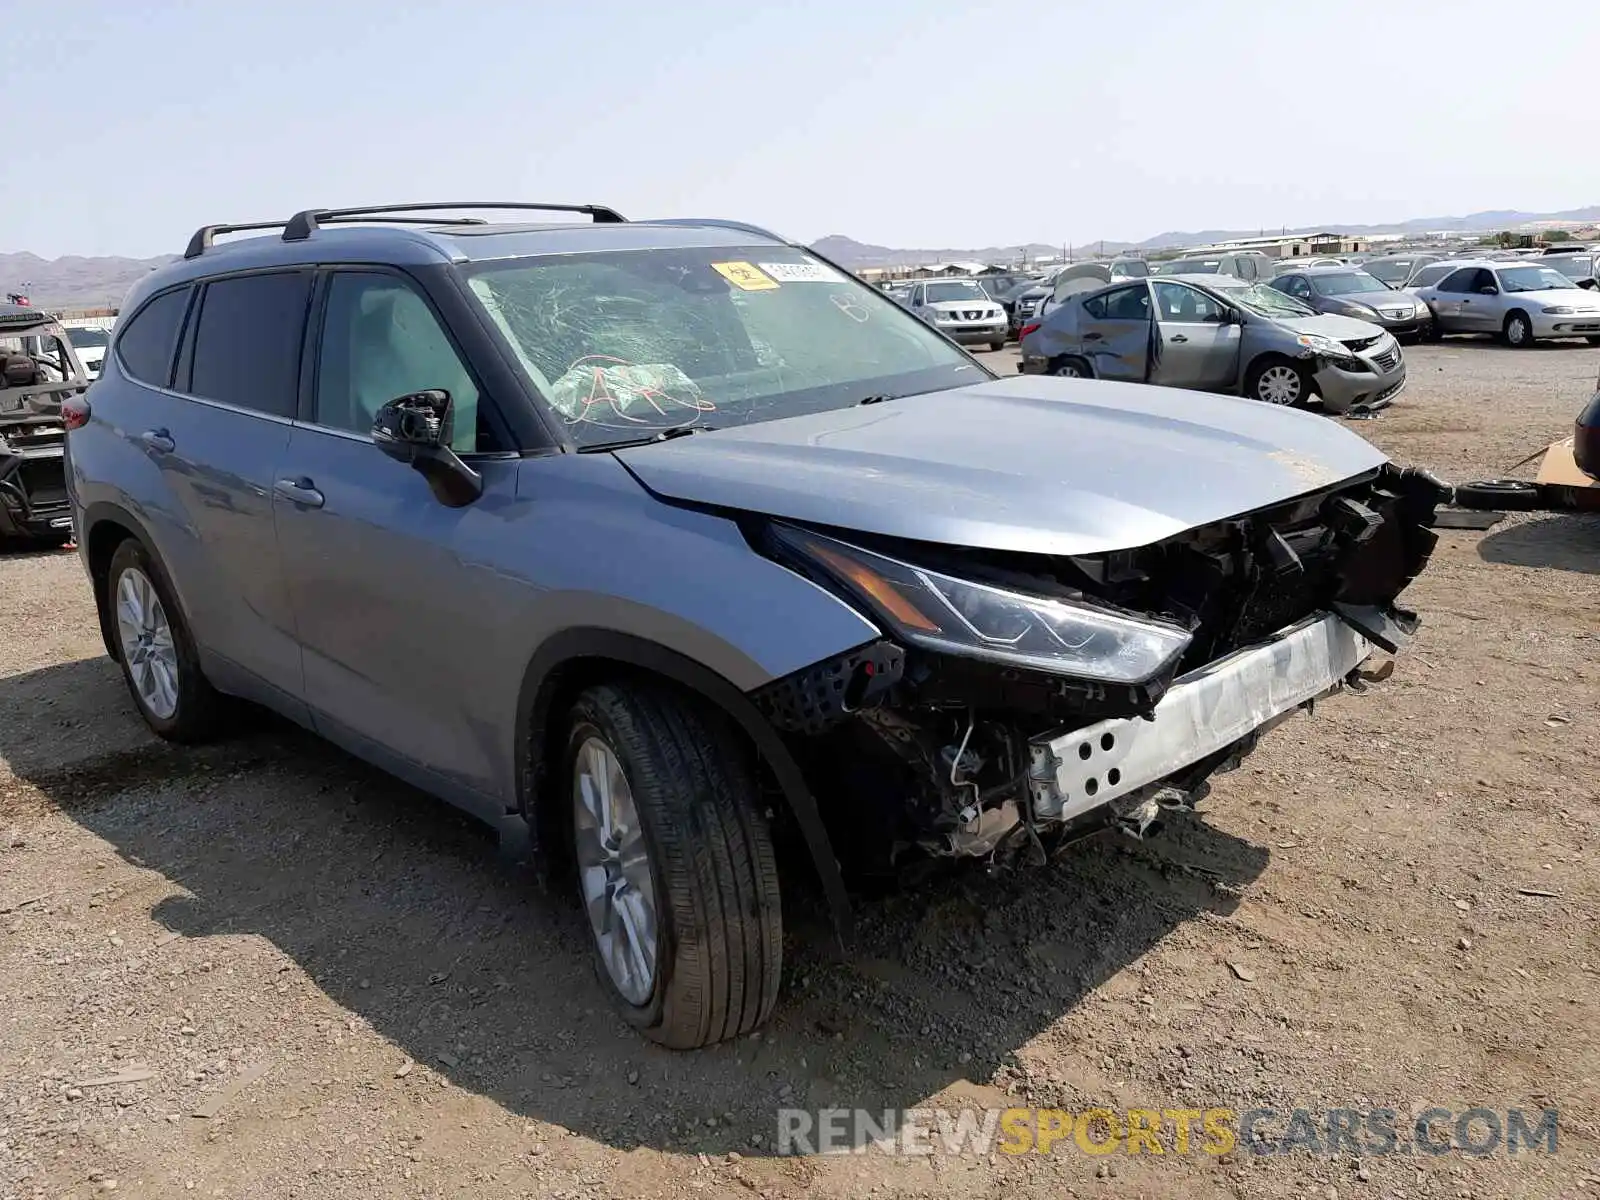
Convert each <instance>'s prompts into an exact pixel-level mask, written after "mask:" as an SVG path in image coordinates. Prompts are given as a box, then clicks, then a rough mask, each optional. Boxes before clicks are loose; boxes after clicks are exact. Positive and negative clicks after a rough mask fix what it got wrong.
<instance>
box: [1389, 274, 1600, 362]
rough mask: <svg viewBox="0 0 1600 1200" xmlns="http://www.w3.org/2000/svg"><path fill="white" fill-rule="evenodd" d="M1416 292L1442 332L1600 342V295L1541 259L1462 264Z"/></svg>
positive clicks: (1524, 340)
mask: <svg viewBox="0 0 1600 1200" xmlns="http://www.w3.org/2000/svg"><path fill="white" fill-rule="evenodd" d="M1417 295H1418V296H1420V297H1421V298H1422V299H1423V300H1425V301H1426V302H1427V305H1428V307H1429V308H1430V309H1432V310H1433V320H1434V326H1435V328H1436V329H1437V330H1438V331H1439V332H1440V333H1488V334H1497V335H1499V336H1500V338H1501V339H1502V340H1503V341H1504V342H1505V343H1506V344H1507V345H1509V346H1514V347H1518V348H1523V349H1525V348H1527V347H1529V346H1532V345H1533V344H1534V343H1535V342H1541V341H1551V340H1555V339H1559V338H1584V339H1585V340H1587V341H1588V343H1589V344H1590V345H1591V346H1600V295H1597V294H1596V293H1595V292H1593V291H1590V290H1588V289H1585V288H1581V287H1579V286H1578V285H1577V283H1575V282H1574V281H1573V280H1572V279H1569V278H1568V277H1567V276H1566V275H1564V274H1563V273H1562V272H1560V271H1558V270H1556V269H1555V268H1554V267H1553V266H1550V265H1549V264H1548V263H1547V262H1544V261H1540V260H1538V259H1520V260H1515V261H1505V260H1496V259H1483V260H1479V261H1477V262H1466V263H1460V264H1458V265H1457V266H1456V268H1455V269H1454V270H1452V271H1450V272H1448V273H1447V274H1445V275H1444V276H1443V277H1442V278H1441V279H1439V281H1438V282H1437V283H1434V284H1431V285H1429V286H1428V287H1424V288H1418V289H1417Z"/></svg>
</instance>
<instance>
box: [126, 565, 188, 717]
mask: <svg viewBox="0 0 1600 1200" xmlns="http://www.w3.org/2000/svg"><path fill="white" fill-rule="evenodd" d="M117 639H118V641H119V643H120V645H121V647H122V661H123V662H125V663H126V664H127V665H128V674H129V676H130V677H131V678H132V679H133V688H134V691H135V693H137V695H138V697H139V702H140V703H141V704H143V705H144V706H145V708H146V709H147V710H148V711H149V713H150V715H151V716H153V717H155V718H156V719H157V720H159V721H166V720H170V719H171V718H172V717H173V715H174V714H175V713H176V712H177V711H178V649H177V646H176V645H175V644H174V642H173V638H172V625H171V623H170V622H168V620H167V612H166V609H164V608H162V607H161V597H159V596H158V595H156V589H155V585H154V584H153V583H151V582H150V577H149V576H148V575H146V574H145V573H144V572H143V571H141V570H139V569H138V568H137V567H129V568H128V569H127V570H125V571H123V572H122V575H121V576H120V577H119V578H118V580H117Z"/></svg>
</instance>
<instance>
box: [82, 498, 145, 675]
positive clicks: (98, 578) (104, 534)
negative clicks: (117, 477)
mask: <svg viewBox="0 0 1600 1200" xmlns="http://www.w3.org/2000/svg"><path fill="white" fill-rule="evenodd" d="M82 526H83V527H82V528H81V529H80V530H79V531H78V537H79V538H80V539H81V542H82V545H83V557H84V564H85V566H86V567H87V568H88V572H89V587H90V590H91V591H92V592H93V594H94V606H95V612H96V613H97V614H98V616H99V619H100V640H101V641H102V642H104V643H105V648H106V653H107V654H109V655H110V656H111V658H112V661H114V662H120V661H121V655H120V653H119V652H118V650H117V639H116V637H115V636H113V630H112V623H111V604H110V597H109V596H108V595H107V594H106V589H107V587H108V586H109V584H110V574H111V558H112V555H114V554H116V552H117V547H118V546H120V545H121V544H122V543H123V542H125V541H127V540H128V539H129V538H132V539H133V540H135V541H136V542H138V543H139V544H140V545H142V546H143V547H144V549H145V553H146V554H148V555H149V556H150V558H151V561H152V562H153V563H154V564H155V565H156V568H157V569H158V570H163V571H164V570H165V566H164V565H163V564H162V563H161V560H160V558H159V557H158V556H157V554H156V550H155V542H154V541H152V540H151V538H150V532H149V530H148V529H146V528H145V526H144V523H143V522H142V521H140V520H139V519H138V518H137V517H135V516H134V515H133V514H132V513H130V512H129V511H128V510H127V509H125V508H123V507H122V506H121V505H119V504H111V503H109V502H106V501H100V502H97V503H95V504H91V505H89V506H88V507H87V508H85V509H84V511H83V519H82Z"/></svg>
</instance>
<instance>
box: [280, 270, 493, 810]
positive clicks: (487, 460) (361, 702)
mask: <svg viewBox="0 0 1600 1200" xmlns="http://www.w3.org/2000/svg"><path fill="white" fill-rule="evenodd" d="M319 308H320V320H319V321H318V327H319V328H318V333H317V336H316V338H315V339H314V351H313V365H312V366H311V368H310V372H309V373H310V375H311V376H312V379H313V382H312V386H311V387H310V388H309V389H308V390H309V393H310V394H309V396H308V397H307V404H306V409H305V410H304V419H302V420H301V421H300V422H299V423H298V424H297V425H296V426H295V428H294V429H293V431H292V433H291V434H290V437H289V446H288V451H287V453H286V454H285V455H284V456H283V459H282V464H281V468H280V470H279V471H278V473H277V478H278V480H279V490H278V497H277V514H278V527H279V536H280V539H281V543H282V547H283V559H284V569H285V572H286V574H287V576H288V579H289V589H290V594H291V597H292V600H293V605H294V612H295V624H296V628H297V630H298V633H299V639H300V645H301V648H302V651H303V655H304V661H305V694H306V700H307V703H308V704H309V705H310V707H311V710H312V714H311V716H312V722H313V724H314V725H315V726H316V728H317V729H318V731H319V732H321V733H323V734H324V735H326V736H328V737H329V738H331V739H332V740H334V741H336V742H340V743H342V744H345V745H346V746H348V747H349V748H350V749H352V750H355V751H356V752H358V753H362V754H363V755H365V756H367V757H369V758H376V759H377V760H378V761H380V762H381V761H385V759H390V760H398V764H396V763H393V762H391V765H392V766H394V767H395V769H401V770H402V772H403V773H404V765H406V764H409V765H410V766H412V767H420V768H422V769H423V770H424V771H425V772H426V773H427V774H428V775H429V776H430V778H431V779H432V780H433V786H434V787H435V788H436V789H437V790H440V791H443V792H445V793H447V794H451V795H453V796H455V797H456V798H458V799H463V800H464V802H466V803H469V804H470V803H474V801H473V797H474V796H478V797H482V796H488V795H491V794H492V793H493V791H494V789H495V788H496V780H497V779H498V778H500V777H501V776H502V775H503V774H504V772H503V770H497V767H498V766H499V764H498V763H497V760H496V754H497V746H498V742H497V741H496V740H495V734H496V730H495V727H494V725H493V724H492V722H491V721H490V720H489V719H487V718H485V717H484V716H483V715H482V714H481V713H479V712H478V711H477V709H476V708H475V707H474V706H475V705H482V704H483V703H484V702H485V698H484V696H483V695H482V688H481V674H480V673H479V672H478V670H477V667H478V666H480V665H481V661H482V658H481V650H480V646H481V645H482V638H481V637H480V636H479V635H480V631H481V629H482V625H483V622H484V620H485V613H486V612H487V611H489V606H488V605H487V603H486V601H485V595H486V593H487V592H489V591H492V588H493V581H492V580H489V581H485V580H483V579H478V578H475V575H474V569H473V568H472V566H471V562H472V560H473V558H474V555H473V554H472V553H471V551H470V547H471V546H472V544H473V543H474V542H475V541H480V540H483V539H492V538H499V537H502V536H504V531H503V515H497V514H503V513H504V512H505V511H506V510H507V508H508V507H509V506H510V505H511V504H512V503H513V499H514V497H515V492H516V472H517V464H518V459H517V457H516V455H514V454H510V453H507V452H506V451H505V447H507V446H509V438H508V437H506V436H505V435H504V434H496V433H494V432H492V430H493V429H494V428H495V425H494V422H493V420H492V419H491V418H490V415H489V414H488V412H487V409H486V406H485V405H483V404H481V403H480V388H479V384H478V382H477V380H476V378H475V376H474V374H473V373H472V372H471V371H470V370H469V369H468V368H467V367H466V365H465V359H464V356H463V355H462V354H461V353H460V351H459V350H458V349H457V346H456V343H455V342H454V341H453V339H452V338H451V336H450V335H449V333H448V332H447V331H446V326H445V323H444V321H443V320H442V319H441V317H440V316H439V314H438V312H437V311H436V309H435V308H434V306H433V305H432V303H431V302H430V301H429V299H428V298H427V296H426V294H425V293H424V291H423V290H422V289H421V288H420V287H419V286H418V285H417V284H416V282H415V281H413V280H411V279H410V278H409V277H407V276H405V275H402V274H399V273H397V272H393V271H387V270H379V269H372V270H365V269H355V268H352V269H341V270H338V271H335V272H333V273H331V274H329V275H328V276H326V277H325V281H324V284H323V299H322V300H321V302H320V304H319ZM428 388H443V389H444V390H446V391H448V392H449V393H450V397H451V402H452V411H453V413H454V434H453V437H452V443H451V444H452V448H453V449H454V450H455V451H456V452H457V453H458V454H459V455H461V456H462V458H463V459H464V460H466V461H469V462H470V463H471V464H472V465H473V467H474V468H475V469H477V470H478V471H479V472H480V473H481V474H482V476H483V482H484V494H483V496H482V497H481V498H480V499H479V500H478V501H477V502H476V503H474V504H471V505H469V506H467V507H466V508H447V507H445V506H444V505H443V504H441V503H440V502H439V501H438V500H436V499H435V498H434V496H433V494H432V492H430V491H429V489H428V485H427V483H426V481H425V480H424V479H423V477H422V476H421V475H420V474H418V473H417V472H416V471H414V470H412V469H411V468H409V467H407V466H405V465H403V464H401V463H398V462H395V461H394V460H393V459H390V458H389V457H387V456H386V455H384V454H383V452H382V451H380V450H379V449H378V448H377V447H376V446H375V445H374V444H373V442H372V435H371V431H372V421H373V417H374V415H375V414H376V413H377V411H378V409H379V407H380V406H381V405H383V404H384V403H386V402H387V401H389V400H392V399H394V398H395V397H397V396H402V395H405V394H407V393H410V392H416V391H421V390H424V389H428Z"/></svg>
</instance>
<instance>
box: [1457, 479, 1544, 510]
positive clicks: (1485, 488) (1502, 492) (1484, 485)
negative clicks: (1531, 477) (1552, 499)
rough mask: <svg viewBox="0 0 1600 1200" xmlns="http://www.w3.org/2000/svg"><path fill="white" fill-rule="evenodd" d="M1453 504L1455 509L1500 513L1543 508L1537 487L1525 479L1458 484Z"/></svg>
mask: <svg viewBox="0 0 1600 1200" xmlns="http://www.w3.org/2000/svg"><path fill="white" fill-rule="evenodd" d="M1454 503H1455V506H1456V507H1457V508H1480V509H1482V508H1492V509H1497V510H1499V511H1500V512H1532V511H1533V510H1534V509H1537V508H1541V507H1543V500H1542V498H1541V496H1540V494H1539V485H1538V484H1536V483H1531V482H1529V481H1528V480H1526V479H1481V480H1478V481H1477V482H1475V483H1458V484H1456V488H1455V499H1454Z"/></svg>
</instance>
